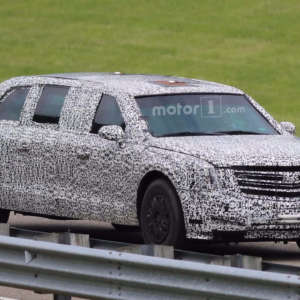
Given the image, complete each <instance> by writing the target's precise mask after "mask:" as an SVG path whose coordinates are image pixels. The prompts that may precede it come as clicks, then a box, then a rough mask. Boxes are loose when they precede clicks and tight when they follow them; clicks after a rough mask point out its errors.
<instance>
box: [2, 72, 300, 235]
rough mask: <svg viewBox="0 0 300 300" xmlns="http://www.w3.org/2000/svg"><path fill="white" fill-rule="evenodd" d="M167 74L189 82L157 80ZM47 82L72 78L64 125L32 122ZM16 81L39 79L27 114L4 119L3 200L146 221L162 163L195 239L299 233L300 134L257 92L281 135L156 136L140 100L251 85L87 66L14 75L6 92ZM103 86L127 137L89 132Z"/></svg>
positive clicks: (7, 204) (84, 215)
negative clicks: (153, 178) (146, 204)
mask: <svg viewBox="0 0 300 300" xmlns="http://www.w3.org/2000/svg"><path fill="white" fill-rule="evenodd" d="M165 80H169V81H171V82H172V81H180V82H184V83H185V84H183V85H181V86H163V85H159V84H156V83H155V82H158V81H165ZM45 84H53V85H63V86H69V87H71V88H70V90H69V93H68V95H67V97H66V100H65V104H64V107H63V110H62V114H61V118H60V121H59V125H53V124H38V123H35V122H33V121H32V118H33V114H34V110H35V108H36V105H37V103H38V100H39V96H40V95H41V92H42V88H43V86H44V85H45ZM15 86H30V87H31V88H30V91H29V93H28V96H27V99H26V102H25V105H24V108H23V111H22V114H21V119H20V121H0V139H1V143H0V148H1V149H0V151H1V156H0V195H1V197H0V206H1V208H5V209H10V210H13V211H18V212H28V213H34V214H39V215H48V216H50V215H52V216H61V217H68V218H78V219H91V220H92V219H93V220H102V221H107V222H111V223H116V224H128V225H137V224H138V215H137V201H138V196H137V191H138V188H139V186H140V183H141V182H142V181H143V178H145V176H147V174H149V173H150V172H155V174H158V172H159V173H160V174H162V175H163V176H166V177H167V178H168V179H169V180H170V181H171V182H172V184H173V186H174V188H175V189H176V191H177V193H178V196H179V199H180V201H181V205H182V209H183V215H184V219H185V226H186V235H187V237H188V238H193V239H206V240H211V239H213V238H214V233H215V232H244V234H245V235H244V237H245V239H248V240H251V239H252V240H254V239H255V240H294V239H298V237H299V230H300V142H299V140H297V139H296V138H295V137H294V136H292V135H290V134H289V133H288V132H286V131H285V130H284V129H283V128H282V127H281V126H280V124H279V123H277V122H276V121H275V120H274V119H273V118H272V117H271V116H270V115H269V114H268V113H267V112H266V111H265V110H264V109H263V108H262V107H261V106H260V105H259V104H257V102H255V101H254V100H253V99H251V98H250V97H249V100H250V101H251V103H252V104H253V105H254V106H255V107H256V109H257V110H259V111H260V112H261V114H263V115H264V116H265V117H266V118H267V119H268V120H269V122H270V123H271V124H272V125H273V126H274V127H275V128H276V129H277V131H278V132H279V133H280V134H279V135H270V136H266V135H263V136H258V135H250V136H249V135H246V136H197V137H166V138H155V137H152V136H151V135H150V134H149V132H148V131H147V125H146V123H145V121H143V120H142V119H141V113H140V110H139V108H138V105H137V103H136V101H135V99H134V97H135V96H142V95H155V94H173V93H232V94H244V93H243V92H242V91H240V90H238V89H236V88H233V87H230V86H226V85H221V84H217V83H213V82H207V81H201V80H195V79H185V78H180V77H164V76H154V75H153V76H146V75H121V74H102V73H78V74H57V75H44V76H32V77H18V78H13V79H11V80H8V81H5V82H4V83H2V84H1V85H0V97H2V96H3V95H4V94H5V93H6V92H7V91H8V90H9V89H11V88H12V87H15ZM102 94H108V95H111V96H114V97H116V99H117V102H118V104H119V106H120V109H121V112H122V114H123V117H124V120H125V123H126V129H125V135H124V138H123V140H122V143H118V142H115V141H112V140H108V139H104V138H102V137H101V136H100V135H98V134H92V133H89V131H90V129H91V126H92V121H93V118H94V115H95V112H96V109H97V106H98V103H99V100H100V98H101V95H102ZM247 97H248V96H247ZM118 130H119V129H116V134H118V135H120V132H119V131H118ZM153 174H154V173H153ZM212 178H214V179H215V180H212ZM249 190H250V192H249Z"/></svg>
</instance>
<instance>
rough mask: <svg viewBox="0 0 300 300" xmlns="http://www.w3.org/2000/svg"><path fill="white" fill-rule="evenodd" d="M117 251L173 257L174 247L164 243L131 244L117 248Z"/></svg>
mask: <svg viewBox="0 0 300 300" xmlns="http://www.w3.org/2000/svg"><path fill="white" fill-rule="evenodd" d="M117 251H121V252H126V253H134V254H141V255H147V256H156V257H164V258H171V259H173V258H174V247H173V246H166V245H132V246H125V247H121V248H118V249H117Z"/></svg>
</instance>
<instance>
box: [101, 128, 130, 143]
mask: <svg viewBox="0 0 300 300" xmlns="http://www.w3.org/2000/svg"><path fill="white" fill-rule="evenodd" d="M98 134H99V135H100V136H101V137H102V138H104V139H106V140H110V141H116V142H119V141H121V140H122V139H123V138H124V136H125V132H124V130H123V129H122V127H121V126H118V125H107V126H103V127H101V128H100V130H99V132H98Z"/></svg>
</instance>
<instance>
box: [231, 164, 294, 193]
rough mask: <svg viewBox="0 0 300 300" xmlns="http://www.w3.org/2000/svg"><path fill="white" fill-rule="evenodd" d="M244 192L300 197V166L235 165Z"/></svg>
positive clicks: (239, 183)
mask: <svg viewBox="0 0 300 300" xmlns="http://www.w3.org/2000/svg"><path fill="white" fill-rule="evenodd" d="M233 170H234V174H235V176H236V178H237V182H238V185H239V187H240V190H241V192H242V193H244V194H248V195H254V196H267V197H276V198H296V197H300V166H290V167H286V166H253V167H251V166H236V167H233Z"/></svg>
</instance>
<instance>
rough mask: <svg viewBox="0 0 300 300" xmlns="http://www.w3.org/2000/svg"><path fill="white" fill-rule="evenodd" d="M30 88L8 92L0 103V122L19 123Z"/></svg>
mask: <svg viewBox="0 0 300 300" xmlns="http://www.w3.org/2000/svg"><path fill="white" fill-rule="evenodd" d="M29 89H30V87H17V88H13V89H12V90H10V91H8V92H7V93H6V94H5V95H4V96H3V98H2V99H1V102H0V120H11V121H19V119H20V115H21V111H22V108H23V105H24V102H25V100H26V97H27V95H28V92H29Z"/></svg>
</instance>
